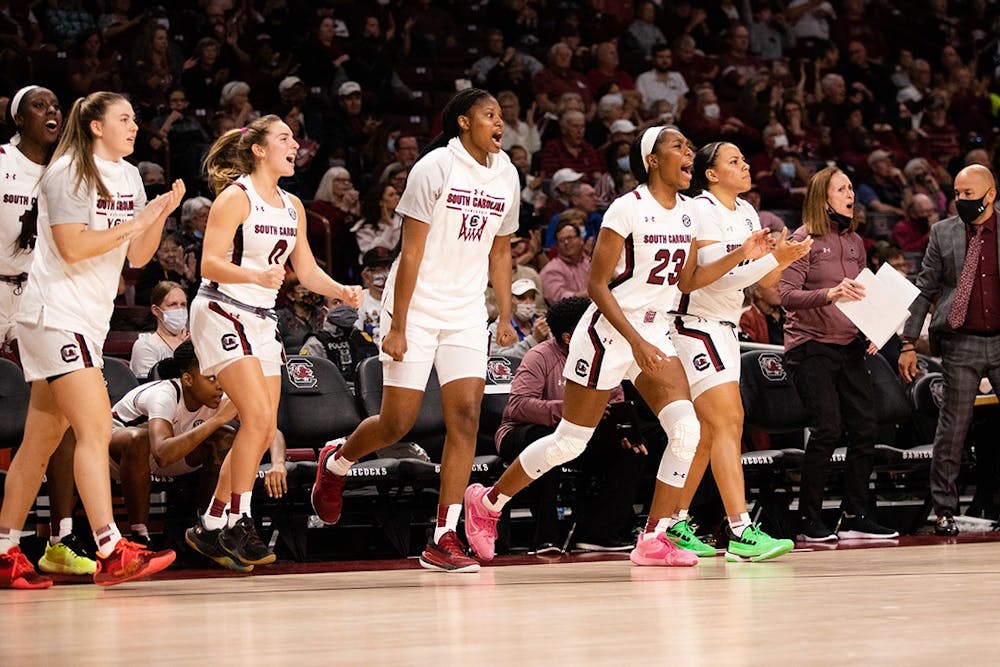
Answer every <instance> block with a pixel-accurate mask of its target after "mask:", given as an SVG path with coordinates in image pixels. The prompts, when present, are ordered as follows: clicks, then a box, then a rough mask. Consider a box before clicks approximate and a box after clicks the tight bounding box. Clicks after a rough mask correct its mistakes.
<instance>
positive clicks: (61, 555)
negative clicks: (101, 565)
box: [38, 535, 97, 575]
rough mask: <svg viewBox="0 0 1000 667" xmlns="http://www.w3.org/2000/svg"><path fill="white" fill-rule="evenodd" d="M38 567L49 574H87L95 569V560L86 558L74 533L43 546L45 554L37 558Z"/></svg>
mask: <svg viewBox="0 0 1000 667" xmlns="http://www.w3.org/2000/svg"><path fill="white" fill-rule="evenodd" d="M38 569H39V570H41V571H42V572H48V573H49V574H76V575H88V574H94V571H95V570H97V562H96V561H94V560H92V559H90V558H87V555H86V551H84V549H83V546H82V545H81V544H80V543H79V542H78V541H77V539H76V536H75V535H68V536H66V537H64V538H63V539H62V541H61V542H59V543H58V544H50V545H48V546H47V547H45V555H43V556H42V557H41V558H40V559H39V560H38Z"/></svg>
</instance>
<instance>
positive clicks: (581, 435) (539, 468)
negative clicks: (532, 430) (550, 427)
mask: <svg viewBox="0 0 1000 667" xmlns="http://www.w3.org/2000/svg"><path fill="white" fill-rule="evenodd" d="M593 434H594V429H593V428H588V427H586V426H577V425H576V424H571V423H569V422H568V421H565V420H563V421H561V422H559V425H558V426H557V427H556V432H555V433H553V434H552V435H547V436H545V437H544V438H540V439H538V440H536V441H535V442H533V443H531V444H530V445H528V446H527V447H526V448H525V449H524V451H523V452H521V455H520V456H519V457H518V458H519V459H520V460H521V467H523V468H524V472H525V473H526V474H527V475H528V477H530V478H532V479H538V478H539V477H541V476H542V475H544V474H545V473H547V472H548V471H549V470H552V469H553V468H555V467H556V466H559V465H562V464H563V463H566V462H568V461H572V460H573V459H575V458H576V457H578V456H579V455H580V454H582V453H583V450H585V449H586V448H587V443H588V442H589V441H590V437H591V436H592V435H593Z"/></svg>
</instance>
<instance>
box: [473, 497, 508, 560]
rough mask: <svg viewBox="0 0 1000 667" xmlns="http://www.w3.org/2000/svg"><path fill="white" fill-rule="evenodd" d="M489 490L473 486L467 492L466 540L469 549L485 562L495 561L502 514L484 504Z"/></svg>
mask: <svg viewBox="0 0 1000 667" xmlns="http://www.w3.org/2000/svg"><path fill="white" fill-rule="evenodd" d="M486 493H487V489H486V488H485V487H483V485H482V484H473V485H472V486H470V487H469V488H467V489H466V490H465V539H467V540H468V541H469V548H471V549H472V553H474V554H476V556H478V557H479V558H481V559H483V560H493V556H495V555H496V541H497V521H498V520H499V519H500V512H494V511H493V510H491V509H489V508H488V507H486V505H484V504H483V498H484V497H485V496H486Z"/></svg>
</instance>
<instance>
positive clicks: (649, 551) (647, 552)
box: [629, 533, 698, 567]
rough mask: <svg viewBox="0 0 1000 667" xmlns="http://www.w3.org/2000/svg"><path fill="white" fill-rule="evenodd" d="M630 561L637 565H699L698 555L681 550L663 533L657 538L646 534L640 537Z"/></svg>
mask: <svg viewBox="0 0 1000 667" xmlns="http://www.w3.org/2000/svg"><path fill="white" fill-rule="evenodd" d="M629 560H631V561H632V562H633V563H635V564H636V565H659V566H666V567H691V566H692V565H697V564H698V555H697V554H695V553H694V552H691V551H687V550H685V549H681V548H680V547H679V546H677V545H676V544H674V543H673V541H672V540H671V539H670V538H669V537H667V536H666V535H665V534H663V533H659V534H657V535H655V536H652V535H649V534H648V533H646V534H644V535H640V536H639V541H638V542H636V544H635V549H632V553H631V554H629Z"/></svg>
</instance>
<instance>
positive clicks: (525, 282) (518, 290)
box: [510, 278, 538, 296]
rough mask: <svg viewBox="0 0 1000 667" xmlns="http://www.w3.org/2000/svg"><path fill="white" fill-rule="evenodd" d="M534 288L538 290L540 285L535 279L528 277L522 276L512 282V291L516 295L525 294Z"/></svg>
mask: <svg viewBox="0 0 1000 667" xmlns="http://www.w3.org/2000/svg"><path fill="white" fill-rule="evenodd" d="M532 290H534V291H536V292H537V291H538V286H537V285H535V281H534V280H529V279H528V278H521V279H520V280H515V281H514V282H512V283H511V284H510V293H511V294H513V295H514V296H524V295H525V294H527V293H528V292H530V291H532Z"/></svg>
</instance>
